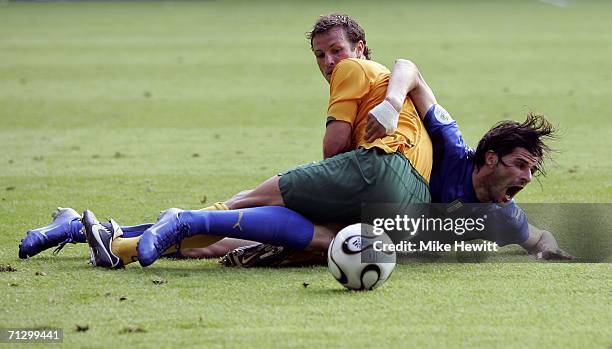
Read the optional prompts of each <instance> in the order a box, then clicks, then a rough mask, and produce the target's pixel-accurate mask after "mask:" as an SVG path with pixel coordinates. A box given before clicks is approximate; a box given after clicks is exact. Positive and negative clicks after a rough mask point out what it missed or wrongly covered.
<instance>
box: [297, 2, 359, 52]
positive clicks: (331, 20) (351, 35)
mask: <svg viewBox="0 0 612 349" xmlns="http://www.w3.org/2000/svg"><path fill="white" fill-rule="evenodd" d="M335 27H341V28H343V29H344V32H345V33H346V35H347V36H348V39H349V41H350V42H351V44H353V46H354V45H356V44H357V43H358V42H359V40H361V41H363V46H364V49H363V55H364V56H365V58H366V59H370V53H371V51H370V48H369V47H368V45H366V39H365V31H364V30H363V28H362V27H361V26H360V25H359V23H357V21H355V20H354V19H352V18H351V17H350V16H348V15H345V14H343V13H330V14H328V15H325V16H321V17H319V20H318V21H317V22H316V23H315V25H314V26H313V27H312V30H311V31H310V32H307V33H306V39H308V40H310V49H311V50H313V51H314V47H313V46H312V39H313V38H314V37H315V36H317V35H319V34H323V33H327V31H329V30H330V29H332V28H335Z"/></svg>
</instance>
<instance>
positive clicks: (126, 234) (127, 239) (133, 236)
mask: <svg viewBox="0 0 612 349" xmlns="http://www.w3.org/2000/svg"><path fill="white" fill-rule="evenodd" d="M214 210H227V206H225V204H224V203H222V202H217V203H215V204H213V205H212V206H208V207H205V208H202V209H200V210H198V211H214ZM151 225H153V224H140V225H132V226H125V227H121V230H122V231H123V235H122V236H121V237H118V238H116V239H115V240H113V242H112V243H111V250H112V252H113V254H114V255H115V256H117V257H119V258H121V261H122V262H123V264H129V263H132V262H135V261H137V260H138V249H137V247H138V241H139V240H140V236H141V235H142V233H144V231H145V230H147V229H148V228H149V227H150V226H151ZM221 239H222V237H218V236H205V235H198V236H194V237H192V238H188V239H185V240H183V241H182V242H181V249H183V246H185V247H184V248H195V247H206V246H208V245H212V244H214V243H215V242H217V241H219V240H221ZM176 252H177V249H176V247H175V246H172V247H170V248H168V249H167V250H166V251H164V255H168V254H173V253H176ZM179 253H180V252H179Z"/></svg>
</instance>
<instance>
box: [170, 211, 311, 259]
mask: <svg viewBox="0 0 612 349" xmlns="http://www.w3.org/2000/svg"><path fill="white" fill-rule="evenodd" d="M179 220H180V221H181V222H182V223H185V224H187V226H188V227H189V234H188V235H189V236H193V235H197V234H209V235H216V236H224V237H231V238H237V239H245V240H253V241H259V242H263V243H268V244H274V245H280V246H284V247H290V248H297V249H303V248H305V247H306V246H308V244H309V243H310V241H311V240H312V237H313V235H314V225H313V224H312V223H311V222H310V221H309V220H308V219H306V218H304V217H303V216H302V215H300V214H299V213H297V212H295V211H291V210H290V209H288V208H285V207H281V206H262V207H253V208H245V209H240V210H229V211H183V212H181V213H179Z"/></svg>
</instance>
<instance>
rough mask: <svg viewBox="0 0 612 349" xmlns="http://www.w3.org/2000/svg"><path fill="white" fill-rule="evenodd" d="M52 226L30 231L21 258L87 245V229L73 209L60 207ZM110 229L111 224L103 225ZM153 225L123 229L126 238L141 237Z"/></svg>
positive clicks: (55, 213)
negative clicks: (68, 246) (52, 249)
mask: <svg viewBox="0 0 612 349" xmlns="http://www.w3.org/2000/svg"><path fill="white" fill-rule="evenodd" d="M52 217H53V221H52V222H51V224H49V225H47V226H45V227H42V228H37V229H32V230H28V232H27V233H26V236H25V237H24V238H23V239H22V240H21V243H20V244H19V258H22V259H25V258H28V257H32V256H35V255H37V254H38V253H40V252H42V251H44V250H47V249H49V248H52V247H57V248H56V249H55V250H54V251H53V254H57V253H58V252H59V251H60V250H61V249H62V248H63V247H64V246H65V245H66V244H68V243H73V244H76V243H86V242H87V241H86V237H85V229H84V227H83V223H82V222H81V219H82V217H81V215H80V214H78V213H77V212H76V211H75V210H73V209H72V208H62V207H58V208H57V210H56V211H55V212H54V213H53V214H52ZM102 225H104V226H106V227H107V228H110V224H108V223H102ZM151 225H152V224H141V225H135V226H124V227H121V228H122V230H123V233H124V236H125V237H133V236H140V235H142V233H143V232H144V231H145V230H146V229H147V228H148V227H150V226H151Z"/></svg>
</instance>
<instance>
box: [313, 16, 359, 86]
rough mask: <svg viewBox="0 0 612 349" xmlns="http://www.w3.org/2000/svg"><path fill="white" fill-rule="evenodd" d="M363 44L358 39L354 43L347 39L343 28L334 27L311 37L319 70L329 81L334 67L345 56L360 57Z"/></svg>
mask: <svg viewBox="0 0 612 349" xmlns="http://www.w3.org/2000/svg"><path fill="white" fill-rule="evenodd" d="M364 47H365V45H364V44H363V42H362V41H359V42H358V43H356V44H355V45H352V44H351V42H350V41H349V40H348V39H347V37H346V33H345V32H344V29H343V28H341V27H334V28H331V29H330V30H328V31H327V32H326V33H323V34H318V35H316V36H315V37H314V38H312V48H313V52H314V55H315V57H316V58H317V65H318V66H319V70H321V73H322V74H323V77H325V80H327V82H330V81H331V76H332V73H333V71H334V67H335V66H336V65H337V64H338V63H339V62H340V61H341V60H343V59H345V58H362V57H363V49H364Z"/></svg>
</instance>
